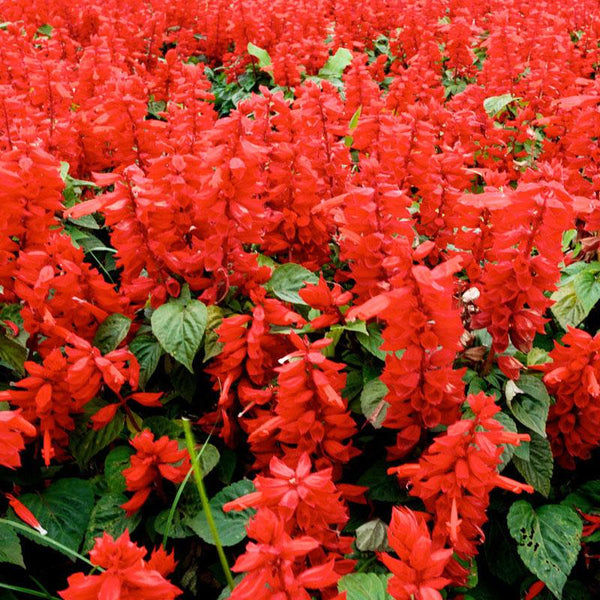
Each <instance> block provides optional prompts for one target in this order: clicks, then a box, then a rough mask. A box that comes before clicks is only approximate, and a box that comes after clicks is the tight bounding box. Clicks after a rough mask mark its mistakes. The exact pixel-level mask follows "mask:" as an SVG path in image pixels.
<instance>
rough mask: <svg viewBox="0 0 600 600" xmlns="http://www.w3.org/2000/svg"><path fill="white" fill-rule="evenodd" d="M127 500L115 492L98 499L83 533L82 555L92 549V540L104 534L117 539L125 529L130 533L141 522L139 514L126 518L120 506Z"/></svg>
mask: <svg viewBox="0 0 600 600" xmlns="http://www.w3.org/2000/svg"><path fill="white" fill-rule="evenodd" d="M127 500H128V498H127V497H126V496H125V495H124V494H119V493H116V492H109V493H108V494H104V495H103V496H101V497H100V498H99V499H98V502H96V504H95V506H94V508H93V509H92V513H91V515H90V521H89V523H88V527H87V530H86V532H85V540H84V543H83V552H84V553H86V554H87V553H88V552H89V551H90V550H91V549H92V548H93V547H94V540H95V539H96V538H97V537H100V536H101V535H102V534H103V533H104V532H106V533H108V534H110V535H112V536H113V538H117V537H119V536H120V535H121V534H123V533H124V532H125V530H126V529H127V530H129V533H131V532H132V531H133V530H134V529H135V528H136V527H137V526H138V525H139V524H140V522H141V520H142V515H141V514H140V512H137V513H135V514H133V515H132V516H131V517H128V516H127V515H126V513H125V511H124V510H123V509H122V508H121V504H125V502H127Z"/></svg>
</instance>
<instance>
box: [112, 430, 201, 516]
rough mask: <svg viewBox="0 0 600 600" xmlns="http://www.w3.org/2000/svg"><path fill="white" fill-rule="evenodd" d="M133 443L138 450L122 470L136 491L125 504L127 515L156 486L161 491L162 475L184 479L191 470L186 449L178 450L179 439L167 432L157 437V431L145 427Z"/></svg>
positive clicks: (128, 488) (163, 476)
mask: <svg viewBox="0 0 600 600" xmlns="http://www.w3.org/2000/svg"><path fill="white" fill-rule="evenodd" d="M131 445H132V446H133V447H134V448H135V449H136V450H137V453H136V454H134V455H133V456H132V457H131V466H130V467H129V468H127V469H125V470H124V471H123V477H125V481H126V483H127V491H129V492H134V494H133V496H132V498H131V499H130V500H129V501H128V502H125V504H123V505H122V508H124V509H125V510H126V511H127V514H128V515H131V514H133V513H134V512H136V511H137V510H139V509H140V508H141V506H142V505H143V504H144V502H146V500H147V499H148V496H150V493H151V492H152V490H153V489H154V488H156V489H157V490H158V492H159V493H162V487H161V486H162V479H163V478H164V479H168V480H169V481H172V482H173V483H181V482H182V481H183V480H184V479H185V476H186V475H187V473H188V471H189V470H190V459H189V455H188V452H187V450H179V446H178V444H177V441H176V440H170V439H169V438H168V437H167V436H166V435H163V436H162V437H161V438H159V439H158V440H156V441H154V434H153V433H152V432H151V431H149V430H147V429H146V430H144V431H142V432H141V433H138V434H137V435H136V436H135V437H134V438H133V439H132V440H131Z"/></svg>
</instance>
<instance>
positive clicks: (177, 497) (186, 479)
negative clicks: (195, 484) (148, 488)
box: [162, 467, 194, 548]
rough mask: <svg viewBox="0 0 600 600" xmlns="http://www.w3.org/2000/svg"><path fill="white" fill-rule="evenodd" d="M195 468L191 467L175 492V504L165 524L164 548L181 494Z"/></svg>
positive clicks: (172, 505)
mask: <svg viewBox="0 0 600 600" xmlns="http://www.w3.org/2000/svg"><path fill="white" fill-rule="evenodd" d="M193 470H194V468H193V467H190V470H189V471H188V472H187V475H186V476H185V479H184V480H183V481H182V482H181V485H180V486H179V489H178V490H177V494H175V500H173V504H171V510H169V516H168V517H167V524H166V525H165V533H164V535H163V541H162V545H163V548H166V547H167V541H168V539H169V533H170V532H171V525H172V524H173V519H174V518H175V510H176V509H177V505H178V504H179V499H180V498H181V494H183V490H184V489H185V486H186V484H187V482H188V481H189V480H190V477H191V475H192V472H193Z"/></svg>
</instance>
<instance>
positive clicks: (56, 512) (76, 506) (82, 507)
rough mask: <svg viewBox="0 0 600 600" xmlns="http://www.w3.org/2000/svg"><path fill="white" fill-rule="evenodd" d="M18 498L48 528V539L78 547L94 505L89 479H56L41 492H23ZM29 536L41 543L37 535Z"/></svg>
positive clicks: (74, 548) (70, 546) (75, 548)
mask: <svg viewBox="0 0 600 600" xmlns="http://www.w3.org/2000/svg"><path fill="white" fill-rule="evenodd" d="M19 499H20V500H21V502H23V504H25V506H27V508H28V509H29V510H30V511H31V512H32V513H33V514H34V515H35V516H36V518H37V520H38V521H39V522H40V524H41V525H42V527H44V528H45V529H46V530H47V531H48V537H49V538H52V539H53V540H55V541H56V542H59V543H61V544H63V546H67V548H70V549H72V550H75V551H77V550H78V549H79V547H80V546H81V542H82V541H83V536H84V534H85V531H86V529H87V526H88V522H89V519H90V514H91V512H92V508H93V506H94V492H93V491H92V486H91V484H90V482H89V481H85V480H83V479H74V478H66V479H59V480H58V481H55V482H54V483H52V484H51V485H50V487H48V488H46V489H45V490H44V491H43V492H42V493H41V494H23V495H21V496H20V498H19ZM31 539H33V540H34V541H35V542H36V543H39V544H43V542H42V541H41V540H40V538H39V537H33V536H32V538H31Z"/></svg>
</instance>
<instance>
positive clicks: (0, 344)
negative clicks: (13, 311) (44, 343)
mask: <svg viewBox="0 0 600 600" xmlns="http://www.w3.org/2000/svg"><path fill="white" fill-rule="evenodd" d="M26 360H27V348H25V346H23V345H21V344H20V343H19V342H18V341H17V340H15V339H13V338H9V337H8V336H7V335H6V334H5V333H4V332H0V361H2V362H3V363H4V364H5V365H6V366H7V367H8V368H9V369H11V370H13V371H15V372H16V373H18V374H19V375H24V374H25V367H24V366H23V364H24V363H25V361H26Z"/></svg>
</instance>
